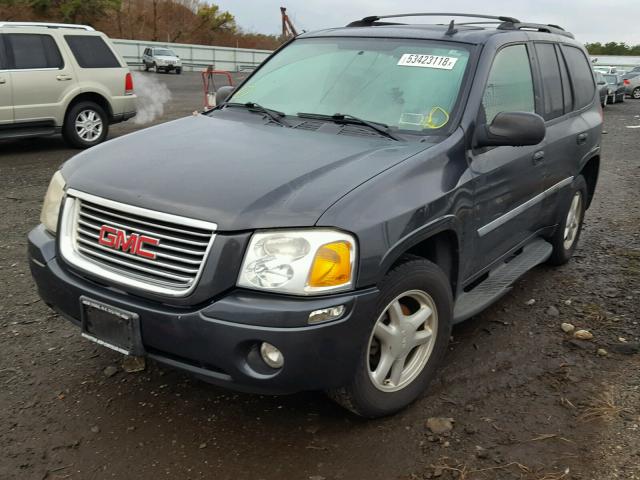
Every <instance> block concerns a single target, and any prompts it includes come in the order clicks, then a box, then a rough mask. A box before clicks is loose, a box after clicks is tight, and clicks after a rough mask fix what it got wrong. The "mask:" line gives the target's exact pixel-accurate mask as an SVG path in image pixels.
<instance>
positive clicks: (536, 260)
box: [453, 238, 553, 324]
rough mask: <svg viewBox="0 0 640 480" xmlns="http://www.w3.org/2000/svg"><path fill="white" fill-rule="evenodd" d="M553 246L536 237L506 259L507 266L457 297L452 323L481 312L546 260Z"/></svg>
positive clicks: (500, 267) (498, 267)
mask: <svg viewBox="0 0 640 480" xmlns="http://www.w3.org/2000/svg"><path fill="white" fill-rule="evenodd" d="M552 250H553V247H552V246H551V244H550V243H549V242H547V241H545V240H543V239H542V238H538V239H536V240H534V241H533V242H531V243H530V244H528V245H526V246H525V247H523V249H522V252H521V253H520V254H519V255H517V256H515V257H509V258H510V259H511V260H510V261H509V262H508V263H504V262H503V263H500V264H499V265H498V266H497V267H495V268H494V269H493V270H491V271H490V272H489V276H488V277H487V278H486V279H485V280H483V281H482V283H480V284H479V285H477V286H476V287H474V289H473V290H471V291H469V292H465V293H462V294H461V295H460V296H458V299H457V300H456V303H455V306H454V308H453V323H454V324H456V323H460V322H462V321H464V320H467V319H468V318H470V317H472V316H473V315H476V314H478V313H480V312H481V311H482V310H484V309H485V308H487V307H488V306H489V305H491V304H492V303H493V302H495V301H496V300H498V299H499V298H500V297H502V296H503V295H504V294H506V293H507V292H508V291H509V290H511V285H512V284H513V283H514V282H515V281H516V280H517V279H518V278H520V277H521V276H522V275H524V274H525V273H527V272H528V271H529V270H531V269H532V268H533V267H535V266H536V265H539V264H541V263H542V262H544V261H546V260H547V259H548V258H549V257H550V256H551V252H552Z"/></svg>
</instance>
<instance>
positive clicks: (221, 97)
mask: <svg viewBox="0 0 640 480" xmlns="http://www.w3.org/2000/svg"><path fill="white" fill-rule="evenodd" d="M234 90H235V87H232V86H231V85H226V86H224V87H220V88H219V89H218V90H216V105H220V104H221V103H223V102H225V101H226V100H227V98H229V96H230V95H231V94H232V93H233V91H234Z"/></svg>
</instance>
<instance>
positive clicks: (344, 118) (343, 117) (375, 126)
mask: <svg viewBox="0 0 640 480" xmlns="http://www.w3.org/2000/svg"><path fill="white" fill-rule="evenodd" d="M298 116H299V117H301V118H313V119H317V120H333V121H334V122H336V123H350V124H353V125H363V126H365V127H369V128H370V129H372V130H375V131H376V132H378V133H379V134H380V135H383V136H385V137H387V138H390V139H392V140H396V141H400V138H398V137H396V136H395V135H394V134H393V133H391V132H390V129H389V125H386V124H384V123H379V122H372V121H370V120H364V119H362V118H359V117H355V116H353V115H349V114H348V113H334V114H333V115H323V114H321V113H304V112H299V113H298Z"/></svg>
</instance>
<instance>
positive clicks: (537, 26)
mask: <svg viewBox="0 0 640 480" xmlns="http://www.w3.org/2000/svg"><path fill="white" fill-rule="evenodd" d="M497 28H498V30H536V31H538V32H545V33H555V34H556V35H562V36H563V37H568V38H575V37H574V36H573V33H570V32H567V31H566V30H565V29H564V28H562V27H560V26H558V25H552V24H542V23H523V22H504V23H501V24H500V25H498V27H497Z"/></svg>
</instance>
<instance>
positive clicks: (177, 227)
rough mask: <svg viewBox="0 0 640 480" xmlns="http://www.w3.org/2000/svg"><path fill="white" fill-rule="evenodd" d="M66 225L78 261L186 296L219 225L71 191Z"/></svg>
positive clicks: (125, 281) (71, 254) (127, 281)
mask: <svg viewBox="0 0 640 480" xmlns="http://www.w3.org/2000/svg"><path fill="white" fill-rule="evenodd" d="M61 230H62V233H63V235H62V237H61V249H62V252H63V256H64V257H65V259H66V260H67V261H68V262H69V263H71V264H72V265H75V266H77V267H79V268H81V269H83V270H88V271H89V273H92V274H95V275H97V276H99V277H102V278H105V279H107V280H113V281H115V282H116V283H119V284H122V285H125V286H132V287H135V288H142V289H144V290H148V291H152V292H155V293H162V294H169V295H172V296H183V295H187V294H188V293H190V291H191V290H193V288H195V285H196V283H197V281H198V280H199V277H200V274H201V273H202V269H203V267H204V263H205V260H206V256H207V253H208V251H209V249H210V247H211V244H212V242H213V239H214V237H215V235H214V232H215V230H216V225H215V224H212V223H208V222H202V221H199V220H193V219H188V218H182V217H178V216H175V215H169V214H165V213H161V212H155V211H152V210H146V209H141V208H138V207H132V206H129V205H125V204H121V203H117V202H113V201H110V200H106V199H102V198H99V197H95V196H93V195H88V194H85V193H82V192H74V191H71V192H68V197H67V200H66V201H65V207H64V210H63V221H62V227H61ZM65 233H66V234H65ZM101 238H102V241H101Z"/></svg>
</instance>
